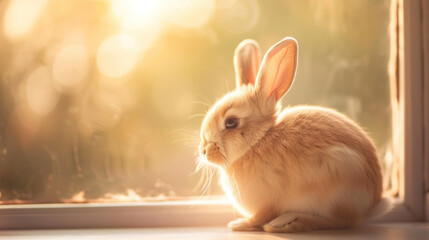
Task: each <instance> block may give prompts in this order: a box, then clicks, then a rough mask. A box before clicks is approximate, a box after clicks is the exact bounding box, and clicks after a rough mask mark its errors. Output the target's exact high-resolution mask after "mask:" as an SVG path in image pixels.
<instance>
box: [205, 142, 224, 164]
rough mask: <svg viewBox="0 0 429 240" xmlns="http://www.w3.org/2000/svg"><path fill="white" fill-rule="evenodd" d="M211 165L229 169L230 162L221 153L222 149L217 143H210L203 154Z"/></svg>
mask: <svg viewBox="0 0 429 240" xmlns="http://www.w3.org/2000/svg"><path fill="white" fill-rule="evenodd" d="M201 154H202V155H203V156H204V157H205V158H206V159H207V161H208V162H209V163H211V164H213V165H216V166H219V167H227V166H228V165H229V164H228V161H227V160H226V158H225V156H224V155H223V154H222V153H221V149H220V148H219V146H218V145H217V144H216V143H208V144H207V145H206V146H205V147H204V150H203V151H202V153H201Z"/></svg>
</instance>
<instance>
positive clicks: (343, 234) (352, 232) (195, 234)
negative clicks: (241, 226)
mask: <svg viewBox="0 0 429 240" xmlns="http://www.w3.org/2000/svg"><path fill="white" fill-rule="evenodd" d="M1 236H3V237H6V238H7V239H10V240H14V239H35V240H38V239H43V240H46V239H48V240H49V239H66V240H67V239H81V238H83V239H106V240H110V239H131V240H132V239H139V240H141V239H150V240H157V239H164V240H173V239H174V240H178V239H186V240H194V239H195V240H214V239H229V240H247V239H249V240H258V239H265V240H280V239H295V240H311V239H317V240H325V239H333V240H336V239H368V240H373V239H386V240H403V239H413V240H423V239H425V240H426V239H428V238H427V236H429V223H385V224H376V225H370V226H362V227H359V228H355V229H347V230H329V231H314V232H304V233H294V234H287V233H283V234H270V233H264V232H232V231H230V230H228V229H226V228H224V227H212V228H207V227H206V228H201V227H200V228H199V227H192V228H189V227H188V228H146V229H138V228H134V229H73V230H15V231H1V232H0V238H1Z"/></svg>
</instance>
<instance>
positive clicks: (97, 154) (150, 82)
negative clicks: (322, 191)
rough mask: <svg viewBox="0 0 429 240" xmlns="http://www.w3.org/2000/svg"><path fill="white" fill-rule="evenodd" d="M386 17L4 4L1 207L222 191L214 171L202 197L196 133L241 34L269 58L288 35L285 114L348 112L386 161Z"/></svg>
mask: <svg viewBox="0 0 429 240" xmlns="http://www.w3.org/2000/svg"><path fill="white" fill-rule="evenodd" d="M388 22H389V1H388V0H380V1H372V0H352V1H344V0H329V1H319V0H301V1H262V0H260V1H257V0H232V1H227V0H217V1H216V0H181V1H176V0H156V1H155V0H111V1H109V0H94V1H87V0H9V1H3V2H1V3H0V26H1V27H0V29H1V30H0V49H1V51H0V201H2V203H28V202H30V203H32V202H44V203H48V202H73V201H78V202H79V201H161V200H174V199H186V198H188V197H190V196H200V195H202V194H203V193H204V195H206V196H216V195H222V191H221V190H220V188H219V186H218V184H217V180H216V175H215V174H214V175H213V174H212V172H208V173H207V175H208V176H209V177H211V176H213V180H212V181H211V185H210V187H209V188H208V189H207V191H205V190H204V189H205V187H204V182H205V180H204V179H202V180H201V179H200V178H201V173H194V171H195V166H196V164H195V163H196V161H197V154H196V153H197V146H198V142H199V128H200V125H201V121H202V118H203V114H204V113H205V112H206V111H207V110H208V108H209V105H211V104H212V103H213V102H214V101H215V100H216V99H217V98H219V97H221V96H222V95H223V94H224V93H226V92H227V91H228V90H231V89H233V88H234V87H235V79H234V76H235V74H234V70H233V64H232V56H233V52H234V49H235V47H236V46H237V44H238V43H240V42H241V41H242V40H243V39H246V38H252V39H255V40H257V41H258V42H259V43H260V46H261V49H262V51H263V52H265V51H266V50H267V49H268V48H269V47H270V46H271V45H272V44H274V43H276V42H277V41H279V40H281V39H282V38H284V37H286V36H293V37H295V38H296V39H297V40H298V42H299V45H300V52H299V64H298V71H297V75H296V81H295V83H294V85H293V88H292V89H291V91H290V92H289V93H288V94H287V96H286V97H285V98H283V100H282V101H283V104H284V106H288V105H298V104H311V105H313V104H314V105H322V106H327V107H332V108H335V109H337V110H339V111H340V112H343V113H345V114H347V115H348V116H350V117H351V118H352V119H354V120H355V121H357V122H358V123H360V124H361V125H362V126H363V128H364V129H365V130H366V131H367V132H368V133H369V135H370V136H371V137H372V138H373V140H374V142H375V144H376V145H377V148H378V150H379V153H380V156H382V155H383V154H384V151H385V149H386V146H388V144H389V139H390V136H391V133H390V105H389V85H388V73H387V62H388V57H389V56H388V54H389V46H388V43H389V36H388V31H387V27H388ZM199 182H200V184H199ZM206 183H207V184H208V182H206ZM207 184H206V185H207Z"/></svg>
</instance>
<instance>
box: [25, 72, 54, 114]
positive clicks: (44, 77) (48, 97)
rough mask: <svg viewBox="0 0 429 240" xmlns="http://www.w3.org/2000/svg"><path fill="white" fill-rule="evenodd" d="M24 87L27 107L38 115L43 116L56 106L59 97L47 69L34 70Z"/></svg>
mask: <svg viewBox="0 0 429 240" xmlns="http://www.w3.org/2000/svg"><path fill="white" fill-rule="evenodd" d="M25 87H26V88H25V90H26V91H25V92H26V97H27V103H28V106H29V107H30V108H31V110H33V111H34V112H35V113H37V114H38V115H40V116H45V115H46V114H48V113H50V112H51V111H52V110H53V109H54V108H55V106H56V105H57V103H58V100H59V98H60V95H59V94H58V92H57V91H56V90H55V88H54V85H53V83H52V77H51V73H50V71H49V69H48V68H47V67H45V66H42V67H39V68H37V69H36V70H34V71H33V72H32V73H31V74H30V76H29V77H28V78H27V82H26V86H25Z"/></svg>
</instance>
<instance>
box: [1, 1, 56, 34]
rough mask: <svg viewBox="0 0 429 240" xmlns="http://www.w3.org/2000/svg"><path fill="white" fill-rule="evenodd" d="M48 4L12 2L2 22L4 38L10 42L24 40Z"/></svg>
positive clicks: (40, 2) (46, 2) (45, 2)
mask: <svg viewBox="0 0 429 240" xmlns="http://www.w3.org/2000/svg"><path fill="white" fill-rule="evenodd" d="M48 2H49V0H12V1H11V2H10V3H9V5H8V8H7V11H6V14H5V16H4V22H3V28H4V33H5V35H6V37H7V38H8V39H10V40H11V41H17V40H20V39H22V38H24V37H25V36H26V35H27V34H28V33H29V32H30V31H31V30H32V28H33V26H34V25H35V24H36V22H37V20H38V19H39V17H40V15H41V14H42V12H43V10H44V9H45V7H46V5H47V4H48ZM23 15H25V17H23Z"/></svg>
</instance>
